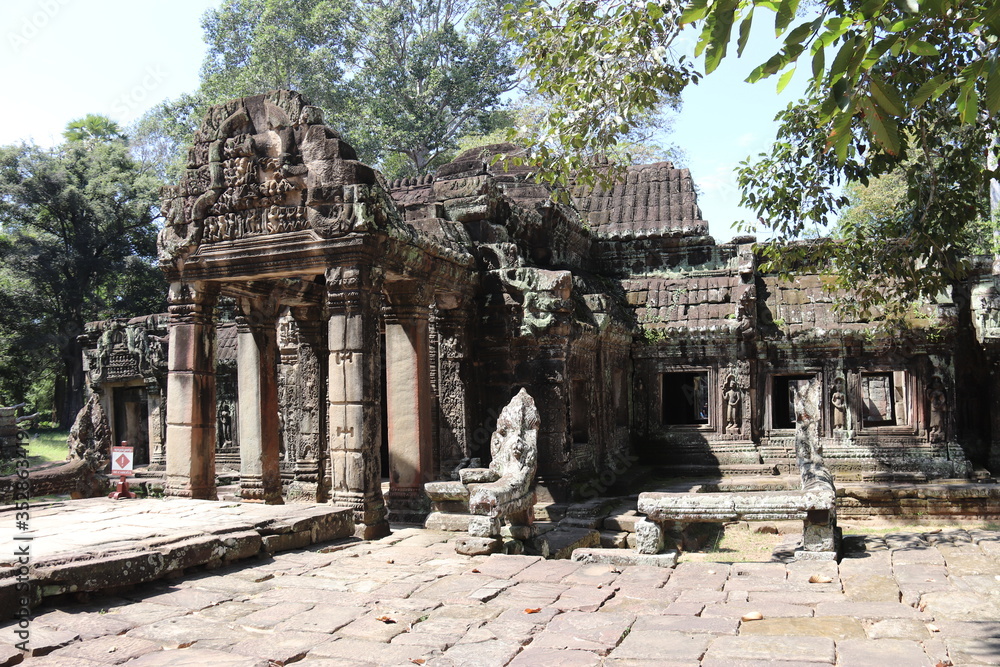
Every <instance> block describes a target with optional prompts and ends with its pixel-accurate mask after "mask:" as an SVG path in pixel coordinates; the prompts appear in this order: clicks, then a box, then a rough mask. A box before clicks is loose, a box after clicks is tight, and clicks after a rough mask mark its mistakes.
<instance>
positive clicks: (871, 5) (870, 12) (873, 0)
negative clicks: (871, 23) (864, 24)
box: [858, 0, 886, 20]
mask: <svg viewBox="0 0 1000 667" xmlns="http://www.w3.org/2000/svg"><path fill="white" fill-rule="evenodd" d="M885 2H886V0H865V2H863V3H862V4H861V7H860V9H859V10H858V11H860V12H861V15H862V16H864V17H865V18H866V19H868V20H871V18H872V17H873V16H875V14H876V13H878V12H879V10H881V9H882V7H883V6H884V5H885Z"/></svg>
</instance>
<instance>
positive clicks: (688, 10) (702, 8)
mask: <svg viewBox="0 0 1000 667" xmlns="http://www.w3.org/2000/svg"><path fill="white" fill-rule="evenodd" d="M706 16H708V0H692V1H691V4H689V5H688V6H687V7H685V8H684V11H683V12H682V13H681V17H680V18H679V19H677V22H678V23H680V24H681V25H685V24H687V23H694V22H695V21H700V20H702V19H703V18H705V17H706Z"/></svg>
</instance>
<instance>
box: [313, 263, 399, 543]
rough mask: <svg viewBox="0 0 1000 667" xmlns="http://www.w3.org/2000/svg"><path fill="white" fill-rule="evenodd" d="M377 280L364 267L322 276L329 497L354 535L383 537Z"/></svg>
mask: <svg viewBox="0 0 1000 667" xmlns="http://www.w3.org/2000/svg"><path fill="white" fill-rule="evenodd" d="M380 282H381V280H380V276H379V275H378V274H377V273H376V272H375V271H374V270H373V269H372V268H371V267H369V266H364V265H359V266H347V267H337V268H334V269H330V270H329V271H328V272H327V282H326V285H327V307H328V313H329V330H328V336H329V337H328V344H329V365H328V367H329V387H328V394H327V395H328V399H329V406H328V409H329V420H328V423H329V441H330V449H329V455H330V482H331V487H332V488H331V492H330V499H331V502H332V503H333V504H334V505H341V506H344V507H351V508H353V509H354V520H355V525H356V532H355V534H356V535H358V536H359V537H362V538H364V539H372V538H375V537H381V536H383V535H388V533H389V523H388V521H386V512H385V503H384V501H383V499H382V487H381V481H380V467H381V466H380V465H379V448H380V446H381V440H382V429H381V408H380V406H381V396H380V394H381V393H382V392H381V385H382V383H381V363H380V356H379V327H378V303H379V300H380V297H379V290H380V287H381V285H380Z"/></svg>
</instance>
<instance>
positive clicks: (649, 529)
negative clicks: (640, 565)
mask: <svg viewBox="0 0 1000 667" xmlns="http://www.w3.org/2000/svg"><path fill="white" fill-rule="evenodd" d="M635 543H636V551H638V552H639V553H641V554H658V553H660V552H661V551H663V546H664V544H665V538H664V534H663V528H662V527H661V526H660V525H658V524H657V523H654V522H653V521H648V520H645V519H643V520H642V521H637V522H636V524H635Z"/></svg>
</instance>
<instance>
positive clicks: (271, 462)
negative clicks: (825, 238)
mask: <svg viewBox="0 0 1000 667" xmlns="http://www.w3.org/2000/svg"><path fill="white" fill-rule="evenodd" d="M516 150H517V148H516V147H514V146H511V145H498V146H489V147H485V148H483V149H475V150H471V151H467V152H465V153H463V154H461V155H459V156H458V157H457V158H455V160H454V161H453V162H451V163H450V164H447V165H444V166H443V167H441V168H440V169H439V170H438V172H437V174H436V175H434V176H433V177H431V176H426V177H422V178H416V179H403V180H397V181H394V182H388V181H386V180H385V179H384V178H383V177H382V175H381V174H379V173H378V172H377V171H375V170H374V169H372V168H370V167H368V166H366V165H364V164H362V163H360V162H359V161H358V160H357V157H356V155H355V152H354V150H353V149H352V148H351V147H350V146H349V145H347V144H346V143H345V142H344V141H343V140H342V139H341V138H340V136H339V135H338V134H337V133H336V132H335V131H334V130H332V129H331V128H329V127H327V126H325V125H324V124H323V121H322V117H321V113H320V111H319V110H318V109H317V108H316V107H312V106H309V105H308V104H307V103H306V102H305V101H304V100H303V98H302V97H301V96H300V95H298V94H296V93H292V92H287V91H277V92H271V93H268V94H266V95H259V96H256V97H248V98H244V99H238V100H233V101H230V102H227V103H225V104H222V105H218V106H215V107H212V109H211V110H210V111H209V113H208V114H207V115H206V117H205V119H204V122H203V123H202V125H201V128H200V129H199V131H198V132H197V134H196V142H195V145H194V147H193V148H192V149H191V151H190V154H189V158H188V165H187V167H188V168H187V171H186V172H185V175H184V177H183V178H182V180H181V182H180V183H179V184H178V185H176V186H175V187H172V188H168V189H167V190H166V192H165V193H164V199H163V209H162V210H163V215H164V216H165V218H166V226H165V228H164V229H163V231H162V233H161V235H160V240H159V252H160V261H161V264H162V267H163V269H164V271H165V272H166V274H167V276H168V278H169V281H170V292H169V304H170V305H169V314H168V315H153V316H150V317H147V318H140V319H138V320H131V321H127V322H125V321H113V322H100V323H93V324H92V325H90V327H89V328H88V331H87V334H86V335H85V340H86V343H87V351H86V361H87V367H88V372H89V374H90V385H91V387H92V388H93V390H94V391H95V393H96V395H97V396H99V400H100V401H101V404H102V405H103V409H104V412H105V413H106V415H107V420H108V423H109V425H110V428H111V429H112V430H113V431H114V437H113V440H114V441H120V440H128V441H130V442H132V443H134V444H135V445H136V446H137V447H138V448H139V453H137V461H138V462H139V463H147V462H148V463H149V464H150V466H151V467H152V468H160V469H162V470H163V471H164V473H165V478H166V492H167V493H168V494H170V495H177V496H188V497H192V498H215V497H216V496H217V488H216V472H217V468H218V469H220V470H224V469H226V467H229V468H231V469H233V470H234V471H238V476H239V485H240V488H239V493H240V495H241V496H242V498H243V499H245V500H257V501H264V502H269V503H275V502H281V501H282V500H285V501H294V500H304V501H314V502H315V501H318V502H333V503H334V504H339V505H344V506H348V507H351V508H353V509H354V512H355V518H356V521H357V523H358V525H359V526H361V531H360V533H361V534H364V535H368V536H374V535H378V534H381V533H384V532H385V531H386V530H387V527H388V524H387V516H391V517H394V518H396V519H408V520H419V519H422V518H423V517H424V516H425V515H426V514H427V512H428V511H429V509H430V507H429V502H428V497H427V494H426V493H425V490H424V484H425V483H427V482H433V481H435V480H440V481H448V480H457V479H458V478H459V476H460V475H461V472H460V471H461V469H464V468H475V467H485V466H487V465H488V464H489V457H490V450H489V446H488V445H489V441H490V436H491V434H492V433H493V430H494V422H495V421H496V419H497V417H498V416H499V415H500V411H501V409H502V408H503V406H505V405H506V404H507V403H508V401H509V400H510V399H511V397H512V396H514V394H515V393H517V392H518V390H519V389H520V388H524V389H525V390H526V391H527V393H528V394H529V395H530V396H531V397H533V399H534V401H535V404H536V406H537V410H538V414H539V421H538V424H539V426H538V432H537V492H538V494H539V497H540V498H542V499H556V500H563V499H568V498H580V497H585V498H587V497H594V496H599V495H604V494H605V493H607V492H610V490H615V491H621V490H623V489H624V490H626V491H628V490H629V488H630V487H629V485H630V484H631V483H632V481H633V480H635V479H637V478H638V475H639V472H640V471H641V470H653V471H655V472H656V473H657V474H658V475H662V476H664V477H697V476H706V475H709V476H717V477H721V478H723V479H736V480H740V479H745V480H749V479H757V478H760V477H768V476H770V477H775V478H776V477H777V476H779V475H795V476H797V475H798V473H799V468H798V465H797V454H796V444H795V407H794V404H793V396H794V395H795V392H796V389H797V388H798V387H799V386H800V385H803V386H805V385H812V386H815V387H816V391H817V392H818V397H819V404H818V405H819V407H818V416H817V418H816V420H815V432H816V437H817V439H818V443H819V445H820V446H821V447H822V449H823V451H824V453H825V461H826V465H827V466H828V468H829V470H830V472H831V473H832V475H833V476H834V477H835V478H836V479H837V482H838V487H839V486H840V485H841V483H842V482H895V483H922V482H927V481H932V480H940V479H956V478H957V479H961V480H969V479H970V478H974V479H988V478H989V476H990V474H991V473H990V471H994V472H995V471H996V470H997V469H998V466H1000V410H995V409H993V408H994V402H995V400H996V399H994V398H991V397H993V396H1000V385H998V384H997V383H998V382H1000V374H996V373H991V369H992V368H993V367H994V366H995V364H997V363H998V360H1000V354H998V351H1000V270H998V269H996V268H994V267H991V266H990V265H989V263H988V262H986V261H983V262H980V263H979V264H978V265H977V267H978V268H977V272H976V273H975V275H974V277H973V278H971V279H970V280H969V281H968V282H967V283H965V284H963V285H961V286H958V287H956V288H955V289H954V290H952V292H951V293H949V294H947V295H942V296H941V297H940V298H938V299H937V300H936V301H935V302H934V303H927V304H923V305H922V306H921V307H920V309H919V312H917V313H916V314H915V315H914V317H913V318H912V322H911V327H910V328H909V330H907V331H905V332H903V333H901V334H899V335H896V336H888V335H880V334H875V333H872V329H871V326H870V325H869V323H867V322H862V321H854V320H850V319H845V318H844V317H842V316H841V315H839V314H838V313H837V312H836V311H835V310H834V309H833V307H832V306H833V301H834V299H835V297H836V295H835V294H831V293H830V292H829V291H827V290H826V289H825V286H826V284H827V277H825V276H823V275H803V276H800V277H798V278H796V279H795V280H793V281H791V282H787V281H783V280H780V279H779V278H778V277H776V276H774V275H770V274H767V273H764V272H762V271H761V269H760V267H759V265H758V258H757V257H756V256H755V255H754V252H753V249H752V239H750V238H746V237H743V238H737V239H734V240H733V242H730V243H725V244H716V243H715V241H714V240H713V239H712V238H711V237H710V236H709V235H708V224H707V223H706V222H705V221H704V220H702V219H701V212H700V210H699V208H698V204H697V201H696V197H695V191H694V186H693V183H692V179H691V176H690V174H689V173H688V171H687V170H684V169H675V168H674V167H673V165H672V164H670V163H664V162H661V163H656V164H649V165H642V166H635V167H629V168H628V170H627V173H626V174H625V176H624V177H623V178H622V179H621V180H620V181H619V182H618V183H617V184H616V185H615V186H614V187H613V188H611V189H608V190H604V189H600V188H587V187H583V186H579V187H575V188H573V190H572V192H571V195H572V205H563V204H559V203H555V202H554V201H553V200H552V198H551V197H550V194H551V193H550V191H549V189H547V188H546V187H543V186H542V185H539V184H537V183H535V182H534V181H533V180H532V178H531V175H530V172H529V170H528V169H526V168H522V167H517V166H512V165H511V164H510V163H509V162H505V161H497V160H496V159H494V156H496V155H499V154H510V153H511V152H515V151H516ZM234 474H235V473H234ZM383 479H387V480H388V486H387V490H386V493H385V494H384V495H383V487H382V480H383ZM969 502H971V504H969V505H965V506H962V507H959V505H958V504H955V505H952V506H951V510H950V511H952V512H953V513H959V514H960V513H962V512H966V513H970V514H975V513H977V512H979V511H980V509H981V508H979V509H977V507H978V506H977V505H976V501H975V500H974V499H973V500H971V501H969ZM879 503H881V504H879ZM838 504H839V505H841V511H842V512H843V511H850V510H851V507H854V511H856V512H857V513H860V514H865V513H867V512H880V513H893V512H896V513H899V512H902V513H905V512H906V511H909V510H907V508H906V506H905V503H901V502H899V501H898V500H893V499H891V498H890V499H888V500H886V499H885V498H883V499H882V500H873V499H872V498H867V499H866V498H858V497H843V498H840V499H839V503H838ZM963 507H964V509H963ZM955 508H958V509H955Z"/></svg>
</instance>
